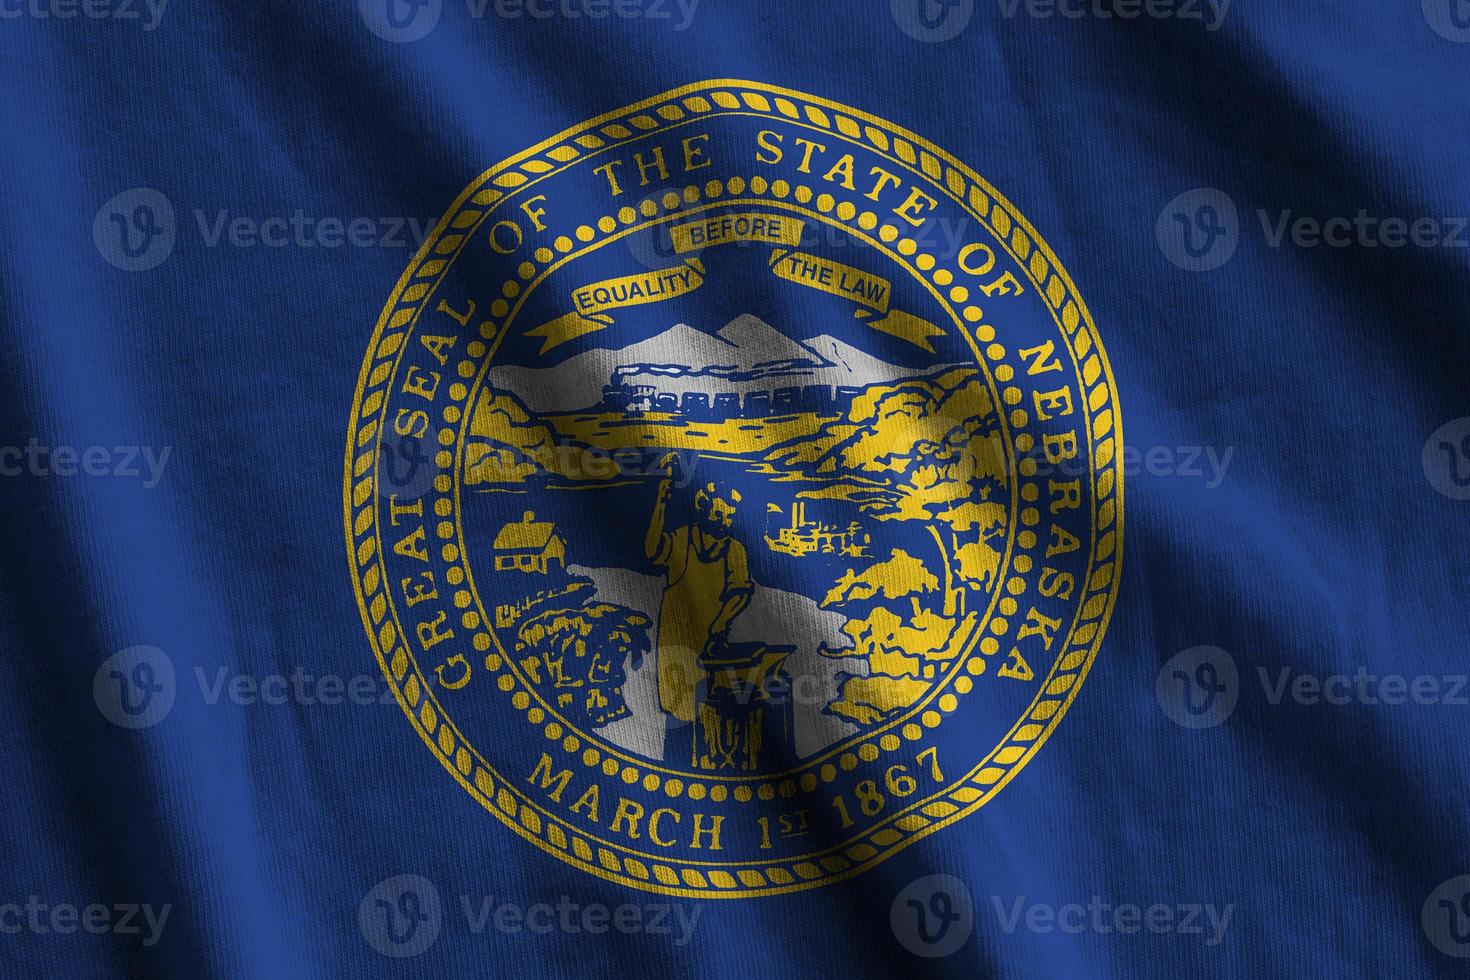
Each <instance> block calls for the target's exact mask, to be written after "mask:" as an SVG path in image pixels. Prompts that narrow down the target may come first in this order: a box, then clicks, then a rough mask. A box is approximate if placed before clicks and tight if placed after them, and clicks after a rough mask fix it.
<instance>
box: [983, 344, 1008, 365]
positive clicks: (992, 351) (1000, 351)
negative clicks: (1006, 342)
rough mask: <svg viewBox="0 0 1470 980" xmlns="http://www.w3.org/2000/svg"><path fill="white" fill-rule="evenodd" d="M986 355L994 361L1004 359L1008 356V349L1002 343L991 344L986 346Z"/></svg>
mask: <svg viewBox="0 0 1470 980" xmlns="http://www.w3.org/2000/svg"><path fill="white" fill-rule="evenodd" d="M985 356H986V357H988V358H990V359H991V360H992V361H1000V360H1004V359H1005V356H1006V349H1005V348H1004V347H1002V346H1001V345H1000V344H991V345H990V346H989V347H987V348H985Z"/></svg>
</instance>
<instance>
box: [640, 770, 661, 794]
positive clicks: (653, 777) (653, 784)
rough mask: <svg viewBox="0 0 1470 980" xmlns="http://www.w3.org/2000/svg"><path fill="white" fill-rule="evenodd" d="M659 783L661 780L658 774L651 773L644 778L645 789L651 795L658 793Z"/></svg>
mask: <svg viewBox="0 0 1470 980" xmlns="http://www.w3.org/2000/svg"><path fill="white" fill-rule="evenodd" d="M659 782H660V780H659V778H658V774H657V773H652V772H651V773H649V774H648V775H647V776H644V777H643V789H644V790H645V791H646V792H649V793H653V792H656V791H657V790H658V784H659Z"/></svg>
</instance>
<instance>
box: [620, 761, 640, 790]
mask: <svg viewBox="0 0 1470 980" xmlns="http://www.w3.org/2000/svg"><path fill="white" fill-rule="evenodd" d="M623 782H625V783H627V784H628V785H629V786H632V785H633V784H634V783H636V782H638V770H637V769H634V768H633V767H632V766H629V767H628V768H627V769H624V770H623Z"/></svg>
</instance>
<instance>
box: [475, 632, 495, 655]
mask: <svg viewBox="0 0 1470 980" xmlns="http://www.w3.org/2000/svg"><path fill="white" fill-rule="evenodd" d="M473 642H474V644H475V649H476V650H478V651H480V652H481V653H484V652H485V651H486V650H488V649H490V643H491V640H490V634H489V633H476V634H475V639H474V641H473Z"/></svg>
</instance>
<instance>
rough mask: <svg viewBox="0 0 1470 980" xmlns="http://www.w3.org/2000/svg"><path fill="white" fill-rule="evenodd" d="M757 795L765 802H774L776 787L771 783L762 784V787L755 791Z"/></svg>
mask: <svg viewBox="0 0 1470 980" xmlns="http://www.w3.org/2000/svg"><path fill="white" fill-rule="evenodd" d="M755 795H756V796H759V797H760V798H761V799H763V800H774V799H775V798H776V787H774V786H772V785H771V784H770V783H761V787H760V789H758V790H756V791H755Z"/></svg>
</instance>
